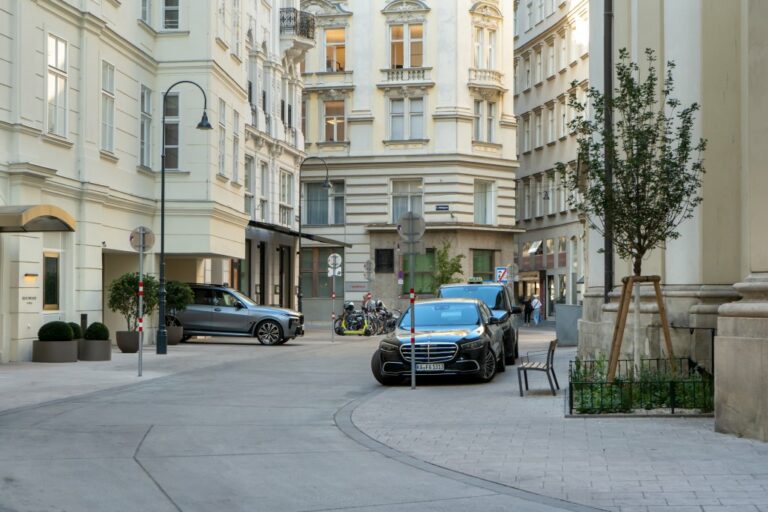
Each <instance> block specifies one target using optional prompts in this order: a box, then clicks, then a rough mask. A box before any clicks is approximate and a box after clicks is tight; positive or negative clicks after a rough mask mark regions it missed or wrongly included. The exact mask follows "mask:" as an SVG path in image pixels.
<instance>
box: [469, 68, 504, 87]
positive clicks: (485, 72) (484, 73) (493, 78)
mask: <svg viewBox="0 0 768 512" xmlns="http://www.w3.org/2000/svg"><path fill="white" fill-rule="evenodd" d="M469 87H470V89H478V90H488V89H491V90H494V91H498V92H507V89H506V88H505V87H504V74H503V73H502V72H501V71H496V70H495V69H478V68H469Z"/></svg>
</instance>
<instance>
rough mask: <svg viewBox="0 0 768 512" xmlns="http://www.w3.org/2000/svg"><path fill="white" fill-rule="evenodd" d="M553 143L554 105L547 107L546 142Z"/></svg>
mask: <svg viewBox="0 0 768 512" xmlns="http://www.w3.org/2000/svg"><path fill="white" fill-rule="evenodd" d="M554 141H555V105H554V104H552V105H549V106H548V107H547V142H554Z"/></svg>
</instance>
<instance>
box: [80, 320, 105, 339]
mask: <svg viewBox="0 0 768 512" xmlns="http://www.w3.org/2000/svg"><path fill="white" fill-rule="evenodd" d="M84 337H85V339H87V340H108V339H109V328H108V327H107V326H106V325H104V324H103V323H101V322H93V323H92V324H91V325H89V326H88V328H87V329H86V330H85V336H84Z"/></svg>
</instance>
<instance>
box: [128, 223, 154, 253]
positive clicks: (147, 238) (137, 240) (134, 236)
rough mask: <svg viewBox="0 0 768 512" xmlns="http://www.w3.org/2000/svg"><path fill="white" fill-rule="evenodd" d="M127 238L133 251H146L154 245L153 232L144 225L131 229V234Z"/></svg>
mask: <svg viewBox="0 0 768 512" xmlns="http://www.w3.org/2000/svg"><path fill="white" fill-rule="evenodd" d="M142 235H143V236H144V246H143V247H142V244H141V238H142ZM128 240H129V241H130V243H131V247H132V248H133V250H134V251H136V252H140V251H141V250H142V249H144V251H148V250H150V249H152V246H153V245H155V234H154V233H153V232H152V230H151V229H149V228H145V227H144V226H139V227H138V228H136V229H134V230H133V231H131V236H130V238H129V239H128Z"/></svg>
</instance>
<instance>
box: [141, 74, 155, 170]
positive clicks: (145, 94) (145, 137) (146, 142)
mask: <svg viewBox="0 0 768 512" xmlns="http://www.w3.org/2000/svg"><path fill="white" fill-rule="evenodd" d="M140 96H141V98H140V104H141V119H140V121H139V165H140V166H142V167H152V91H151V90H150V89H149V87H147V86H145V85H142V86H141V94H140Z"/></svg>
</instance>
